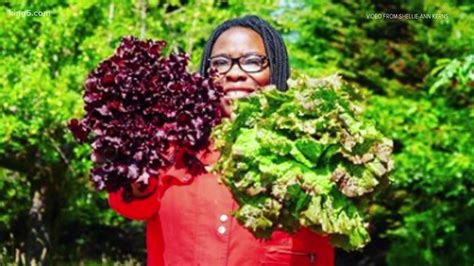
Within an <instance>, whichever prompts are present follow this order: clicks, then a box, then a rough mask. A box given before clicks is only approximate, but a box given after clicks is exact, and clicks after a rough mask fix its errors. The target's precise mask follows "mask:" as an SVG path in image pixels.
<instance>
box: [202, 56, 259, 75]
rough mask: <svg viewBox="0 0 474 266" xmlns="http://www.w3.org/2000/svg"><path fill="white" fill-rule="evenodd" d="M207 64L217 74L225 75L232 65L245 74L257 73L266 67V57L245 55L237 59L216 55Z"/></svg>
mask: <svg viewBox="0 0 474 266" xmlns="http://www.w3.org/2000/svg"><path fill="white" fill-rule="evenodd" d="M209 62H210V67H211V68H213V69H216V70H217V72H218V73H219V74H226V73H227V72H229V71H230V70H231V69H232V67H233V66H234V64H237V65H238V66H239V67H240V69H242V71H244V72H247V73H257V72H260V71H262V70H264V69H265V68H266V67H267V66H268V59H267V57H266V56H264V55H258V54H246V55H243V56H241V57H237V58H231V57H228V56H225V55H217V56H214V57H211V58H209Z"/></svg>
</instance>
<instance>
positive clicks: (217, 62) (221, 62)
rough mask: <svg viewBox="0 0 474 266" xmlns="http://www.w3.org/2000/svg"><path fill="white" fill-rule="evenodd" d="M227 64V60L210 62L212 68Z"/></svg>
mask: <svg viewBox="0 0 474 266" xmlns="http://www.w3.org/2000/svg"><path fill="white" fill-rule="evenodd" d="M228 64H229V62H228V61H227V60H224V59H216V60H213V61H212V66H213V67H220V66H226V65H228Z"/></svg>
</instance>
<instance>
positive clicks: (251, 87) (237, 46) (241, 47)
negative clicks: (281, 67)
mask: <svg viewBox="0 0 474 266" xmlns="http://www.w3.org/2000/svg"><path fill="white" fill-rule="evenodd" d="M266 58H267V53H266V51H265V45H264V43H263V39H262V37H260V35H259V34H258V33H256V32H255V31H254V30H252V29H248V28H243V27H234V28H231V29H229V30H227V31H225V32H224V33H222V35H221V36H219V38H217V40H216V43H215V44H214V47H213V48H212V53H211V58H210V67H211V68H216V69H217V71H218V73H219V74H221V76H220V78H219V79H218V83H221V85H222V86H223V87H224V92H225V95H226V96H227V97H228V98H230V99H238V98H242V97H245V96H246V95H248V94H249V93H251V92H254V91H255V90H257V89H258V88H259V87H262V86H265V85H268V84H270V69H269V68H268V64H267V63H266Z"/></svg>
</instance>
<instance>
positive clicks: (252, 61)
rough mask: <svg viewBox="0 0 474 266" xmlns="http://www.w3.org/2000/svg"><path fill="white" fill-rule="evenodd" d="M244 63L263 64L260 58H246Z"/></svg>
mask: <svg viewBox="0 0 474 266" xmlns="http://www.w3.org/2000/svg"><path fill="white" fill-rule="evenodd" d="M244 65H256V66H260V65H262V60H261V59H260V58H247V59H245V60H244Z"/></svg>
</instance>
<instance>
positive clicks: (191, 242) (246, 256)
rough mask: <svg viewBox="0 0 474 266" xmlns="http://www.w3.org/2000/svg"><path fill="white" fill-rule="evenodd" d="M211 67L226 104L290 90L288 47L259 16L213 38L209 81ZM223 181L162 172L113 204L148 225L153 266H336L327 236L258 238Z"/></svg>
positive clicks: (204, 65) (233, 23)
mask: <svg viewBox="0 0 474 266" xmlns="http://www.w3.org/2000/svg"><path fill="white" fill-rule="evenodd" d="M212 68H214V69H215V70H216V71H217V72H218V73H219V74H220V75H218V77H217V82H218V83H220V84H221V85H222V86H223V88H224V91H225V93H226V98H227V100H237V99H239V98H242V97H246V96H248V95H249V94H250V93H258V91H259V89H260V88H261V87H262V86H265V85H269V84H275V85H276V87H277V88H278V89H280V90H282V91H284V90H286V89H287V84H286V81H287V79H288V78H289V66H288V57H287V52H286V47H285V44H284V42H283V40H282V38H281V36H280V35H279V34H278V33H277V32H276V31H275V29H273V27H271V26H270V25H269V24H268V23H267V22H265V21H264V20H262V19H260V18H259V17H256V16H246V17H243V18H238V19H234V20H230V21H227V22H224V23H223V24H222V25H220V26H219V27H218V28H217V29H216V30H215V31H214V32H213V34H212V35H211V37H210V39H209V40H208V42H207V44H206V47H205V51H204V54H203V58H202V61H201V73H202V74H203V75H204V76H206V77H207V76H208V71H209V70H210V69H212ZM219 156H220V154H219V152H218V151H216V150H215V149H214V148H213V147H209V148H208V149H207V151H205V152H202V153H201V154H200V155H199V156H198V159H199V160H200V161H201V162H202V163H203V164H204V165H213V164H215V163H216V162H217V160H218V158H219ZM172 177H174V178H172ZM219 178H220V176H219V175H218V174H214V173H206V174H201V175H199V176H192V175H190V173H188V172H186V170H185V169H183V168H180V169H178V168H176V167H175V166H173V167H171V169H169V170H168V171H166V172H163V173H161V174H160V178H159V180H160V182H161V183H160V184H158V185H157V184H155V183H156V180H155V179H150V180H151V182H152V183H151V184H150V186H149V190H148V191H146V193H145V194H144V195H135V196H136V197H135V198H134V199H133V200H132V201H131V202H124V201H123V199H122V196H121V193H123V192H122V191H119V192H117V193H110V196H109V203H110V206H111V207H112V208H113V209H115V210H116V211H117V212H119V213H120V214H122V215H124V216H126V217H128V218H131V219H138V220H146V221H147V251H148V265H232V266H234V265H236V266H237V265H238V266H241V265H249V266H250V265H252V266H253V265H318V266H331V265H333V264H334V248H333V247H332V246H331V244H330V242H329V238H328V237H327V236H321V235H318V234H315V233H313V232H311V231H310V230H308V229H307V228H301V229H300V230H298V231H297V232H296V233H295V234H293V235H290V234H288V233H286V232H283V231H279V230H276V231H274V232H273V234H272V236H271V238H270V239H269V240H266V241H265V240H261V239H258V238H256V237H255V236H254V235H253V234H252V233H251V232H250V231H249V230H247V229H246V228H244V227H243V226H242V225H241V224H239V223H238V222H237V220H236V219H235V218H234V217H233V216H232V213H233V212H234V211H235V210H237V208H238V203H237V202H236V201H235V200H234V198H233V197H232V193H231V192H230V190H229V189H228V188H227V187H226V186H225V185H224V184H221V183H220V182H219V181H218V180H219ZM166 180H171V181H170V182H173V185H171V184H169V183H167V182H166ZM153 182H154V183H153ZM157 187H158V189H156V188H157Z"/></svg>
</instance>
